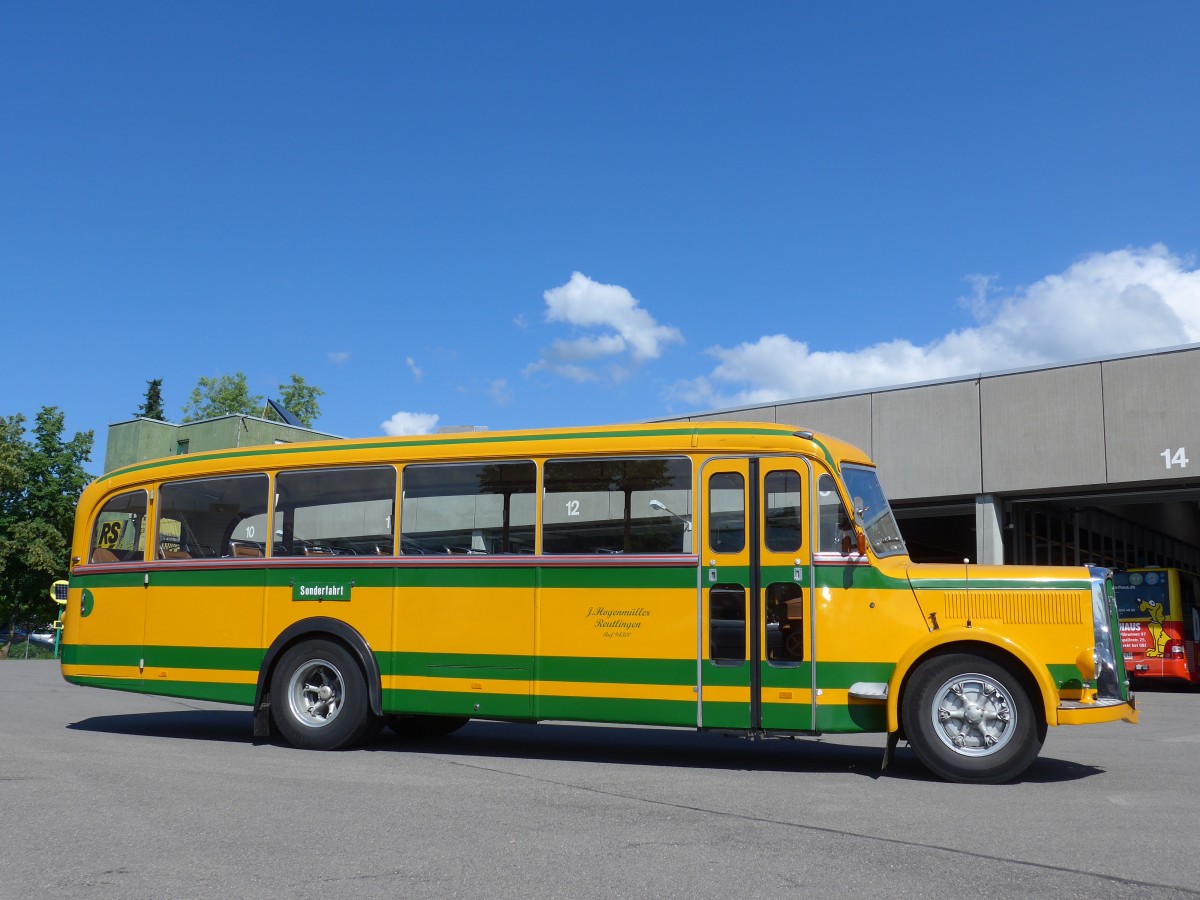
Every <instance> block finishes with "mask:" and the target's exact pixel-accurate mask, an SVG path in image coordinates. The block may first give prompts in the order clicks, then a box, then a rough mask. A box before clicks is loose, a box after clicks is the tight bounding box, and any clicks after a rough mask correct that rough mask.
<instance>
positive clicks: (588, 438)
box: [93, 421, 872, 488]
mask: <svg viewBox="0 0 1200 900" xmlns="http://www.w3.org/2000/svg"><path fill="white" fill-rule="evenodd" d="M696 450H700V451H716V452H726V453H733V452H751V451H755V452H767V453H784V452H791V453H796V452H799V453H804V454H807V455H810V456H815V457H817V458H820V459H824V460H826V461H827V462H828V463H829V464H830V465H832V466H834V467H835V468H836V466H837V465H838V464H840V463H842V462H854V463H862V464H865V465H871V464H872V463H871V460H870V457H868V456H867V454H865V453H864V452H863V451H862V450H860V449H858V448H857V447H855V446H854V445H852V444H849V443H846V442H845V441H842V440H839V439H837V438H834V437H831V436H829V435H824V434H818V433H816V432H812V431H806V430H803V429H798V428H796V427H795V426H792V425H776V424H773V423H769V422H733V421H729V422H725V421H713V422H663V423H658V422H652V423H637V424H627V425H596V426H583V427H576V428H550V429H540V430H522V431H465V432H453V433H445V434H424V435H413V436H406V437H373V438H346V439H337V440H328V441H305V442H303V443H295V444H266V445H256V446H251V447H230V448H225V449H220V450H207V451H200V452H197V453H189V454H186V455H182V456H168V457H162V458H159V459H151V460H145V461H143V462H138V463H134V464H132V465H128V466H124V467H122V468H120V469H116V470H114V471H112V472H106V473H105V474H104V475H101V476H100V477H99V478H97V479H96V481H95V482H93V484H95V485H105V486H106V487H110V488H111V487H113V486H116V485H117V484H125V483H130V484H132V483H137V482H141V481H149V480H159V479H162V478H180V477H194V476H198V475H202V474H215V473H236V472H242V471H248V470H258V469H271V468H277V467H284V466H287V467H291V466H301V467H309V466H312V467H317V466H329V465H338V464H345V463H346V462H349V461H351V460H352V461H353V462H354V463H363V464H366V463H392V462H407V461H410V460H411V461H414V462H415V461H425V460H431V459H433V460H440V461H444V460H452V459H455V458H462V459H463V460H472V459H480V458H490V457H493V456H513V455H518V456H542V455H556V456H562V455H587V454H606V455H607V454H619V453H630V452H639V453H641V452H658V453H681V452H688V451H696Z"/></svg>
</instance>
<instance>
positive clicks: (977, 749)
mask: <svg viewBox="0 0 1200 900" xmlns="http://www.w3.org/2000/svg"><path fill="white" fill-rule="evenodd" d="M902 717H903V725H904V731H905V733H906V735H907V736H908V742H909V745H910V746H911V747H912V748H913V752H915V753H916V754H917V758H918V759H919V760H921V762H922V763H924V765H925V766H926V768H928V769H930V770H931V771H932V772H933V773H934V774H936V775H940V776H941V777H942V778H945V779H947V780H949V781H959V782H968V783H974V784H999V783H1001V782H1004V781H1011V780H1012V779H1014V778H1016V777H1017V776H1018V775H1020V774H1021V773H1022V772H1024V771H1025V770H1026V769H1027V768H1029V766H1030V765H1032V763H1033V761H1034V760H1035V759H1036V758H1037V755H1038V752H1039V751H1040V750H1041V749H1042V742H1043V741H1044V740H1045V736H1046V730H1045V728H1044V727H1043V726H1042V725H1041V722H1040V720H1039V718H1038V715H1037V712H1036V711H1035V709H1034V707H1033V703H1032V702H1031V700H1030V698H1029V694H1028V692H1027V691H1026V689H1025V687H1024V686H1023V685H1022V683H1021V681H1020V679H1018V678H1017V677H1016V676H1015V675H1014V674H1013V673H1012V672H1009V671H1008V670H1006V669H1005V668H1003V667H1002V666H1000V665H998V664H996V663H994V662H992V661H991V660H990V659H985V658H983V657H979V656H973V655H970V654H965V653H956V654H953V655H948V656H939V657H935V658H934V659H931V660H929V661H928V662H925V663H923V664H922V665H921V666H920V668H918V669H917V671H916V672H915V673H913V676H912V678H911V679H910V681H909V684H908V687H907V689H906V690H905V693H904V698H903V716H902Z"/></svg>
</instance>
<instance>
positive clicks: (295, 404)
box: [269, 372, 325, 428]
mask: <svg viewBox="0 0 1200 900" xmlns="http://www.w3.org/2000/svg"><path fill="white" fill-rule="evenodd" d="M324 394H325V392H324V391H323V390H321V389H320V388H319V387H316V386H315V385H311V384H307V383H306V382H305V381H304V379H303V378H301V377H300V376H299V375H297V374H296V373H295V372H293V373H292V381H291V384H281V385H279V402H280V403H281V404H282V405H283V408H284V409H286V410H287V411H288V412H290V413H291V414H292V415H293V416H295V417H296V418H297V419H298V420H299V422H300V424H301V425H303V426H304V427H305V428H312V427H313V422H315V421H316V420H317V419H318V418H320V416H321V404H319V403H318V402H317V398H318V397H322V396H324ZM269 417H274V410H272V411H271V416H269Z"/></svg>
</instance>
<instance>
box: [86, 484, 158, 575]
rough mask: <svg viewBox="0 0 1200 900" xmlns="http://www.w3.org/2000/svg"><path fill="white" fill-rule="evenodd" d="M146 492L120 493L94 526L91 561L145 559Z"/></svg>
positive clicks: (90, 551)
mask: <svg viewBox="0 0 1200 900" xmlns="http://www.w3.org/2000/svg"><path fill="white" fill-rule="evenodd" d="M145 526H146V492H145V491H130V492H129V493H127V494H118V495H117V496H116V497H113V498H112V499H111V500H109V501H108V502H107V503H105V504H104V508H103V509H101V510H100V514H99V515H98V516H96V522H95V524H94V525H93V526H92V540H91V544H90V549H89V551H88V562H92V563H114V562H141V561H142V559H143V558H144V556H145V550H146V535H145Z"/></svg>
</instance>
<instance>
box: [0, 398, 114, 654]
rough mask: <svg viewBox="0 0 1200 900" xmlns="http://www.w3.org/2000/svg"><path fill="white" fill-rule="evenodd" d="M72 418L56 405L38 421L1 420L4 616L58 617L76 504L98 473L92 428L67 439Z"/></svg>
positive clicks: (0, 608)
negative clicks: (58, 586)
mask: <svg viewBox="0 0 1200 900" xmlns="http://www.w3.org/2000/svg"><path fill="white" fill-rule="evenodd" d="M63 424H64V417H63V413H62V411H61V410H59V409H58V407H55V406H45V407H42V409H41V411H40V412H39V413H38V414H37V416H36V417H35V419H34V426H33V440H32V441H30V440H28V438H27V437H26V435H25V417H24V416H22V415H20V414H18V415H13V416H8V417H6V418H3V419H0V622H3V621H7V622H8V623H9V633H10V635H11V633H12V627H13V626H14V625H16V624H30V625H36V624H39V623H41V622H46V621H49V620H50V619H51V618H53V616H54V611H55V604H54V602H53V601H52V600H51V599H50V596H49V588H50V584H51V582H53V581H54V580H55V579H57V578H65V577H66V575H67V572H68V569H69V557H70V553H71V532H72V529H73V527H74V522H75V505H76V504H77V503H78V502H79V495H80V493H82V491H83V488H84V487H85V486H86V485H87V483H88V481H89V480H90V479H91V476H90V475H88V473H87V472H85V471H84V469H83V464H84V463H85V462H87V461H88V460H89V459H90V457H91V452H92V438H93V435H92V432H91V431H82V432H76V434H75V436H74V437H73V438H71V440H69V441H64V440H63Z"/></svg>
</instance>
